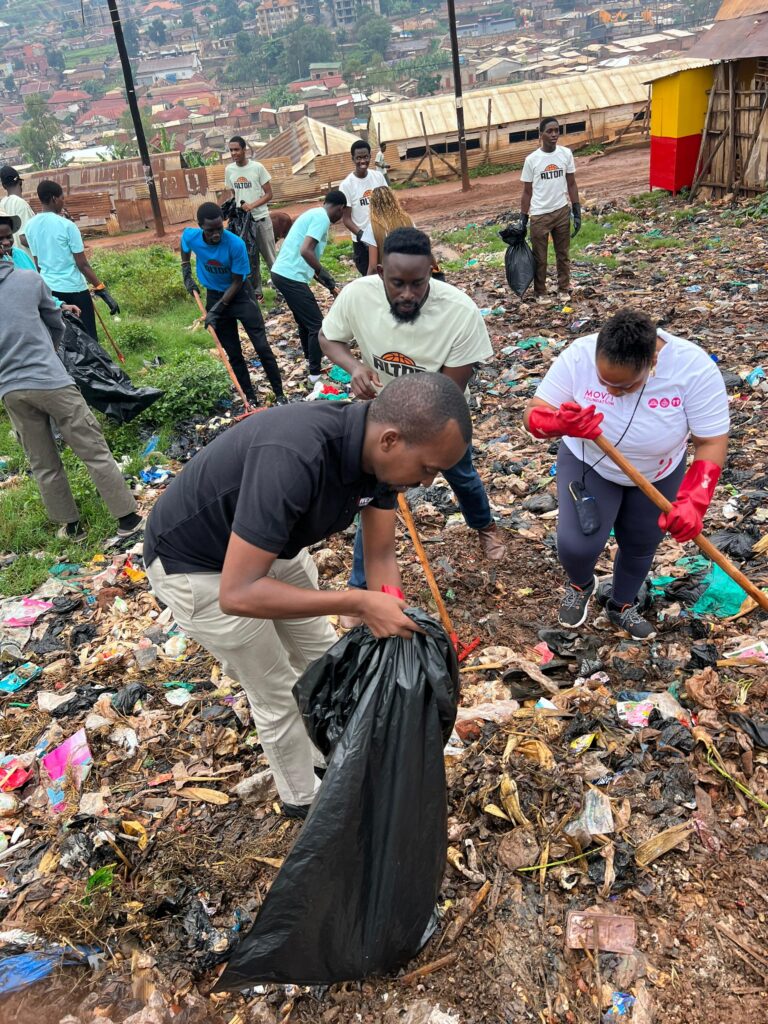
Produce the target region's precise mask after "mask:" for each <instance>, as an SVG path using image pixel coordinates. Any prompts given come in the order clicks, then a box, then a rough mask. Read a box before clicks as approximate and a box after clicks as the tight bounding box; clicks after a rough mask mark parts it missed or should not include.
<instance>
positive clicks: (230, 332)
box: [205, 281, 283, 402]
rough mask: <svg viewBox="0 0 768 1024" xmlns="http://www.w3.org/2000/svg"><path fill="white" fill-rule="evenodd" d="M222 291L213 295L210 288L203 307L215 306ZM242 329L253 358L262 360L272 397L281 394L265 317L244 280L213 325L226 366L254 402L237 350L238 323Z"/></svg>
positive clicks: (280, 379)
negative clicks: (223, 353) (254, 352)
mask: <svg viewBox="0 0 768 1024" xmlns="http://www.w3.org/2000/svg"><path fill="white" fill-rule="evenodd" d="M223 294H224V292H215V291H214V290H213V289H212V288H209V289H208V291H207V293H206V296H205V308H206V309H211V307H212V306H215V305H216V303H217V302H218V301H219V299H220V298H221V297H222V295H223ZM238 320H239V321H240V323H241V324H242V325H243V327H244V328H245V333H246V334H247V335H248V337H249V338H250V339H251V344H252V345H253V347H254V348H255V349H256V355H257V356H258V357H259V359H260V360H261V365H262V366H263V367H264V373H265V374H266V375H267V380H268V381H269V383H270V384H271V386H272V390H273V391H274V393H275V395H278V396H279V395H282V393H283V381H282V378H281V376H280V370H279V369H278V366H277V360H276V359H275V354H274V352H273V351H272V349H271V348H270V347H269V342H268V341H267V332H266V331H265V330H264V317H263V316H262V315H261V309H260V308H259V303H258V301H257V300H256V296H255V295H254V293H253V287H252V286H251V284H250V282H248V281H245V282H244V284H243V286H242V288H241V289H240V291H239V292H238V293H237V295H236V296H235V298H234V299H233V300H232V302H230V304H229V306H227V312H226V315H225V316H222V317H221V318H220V319H219V320H218V321H217V323H216V334H217V335H218V336H219V341H220V342H221V345H222V348H223V349H224V351H225V352H226V353H227V358H228V359H229V365H230V366H231V367H232V372H233V373H234V375H235V377H236V378H237V382H238V384H239V385H240V387H241V388H242V389H243V394H244V395H245V397H246V398H247V399H248V401H249V402H250V401H254V400H255V398H256V393H255V391H254V390H253V384H252V383H251V378H250V377H249V375H248V367H247V365H246V362H245V359H244V358H243V350H242V348H241V347H240V338H239V336H238V333H237V321H238Z"/></svg>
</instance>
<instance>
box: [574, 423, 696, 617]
mask: <svg viewBox="0 0 768 1024" xmlns="http://www.w3.org/2000/svg"><path fill="white" fill-rule="evenodd" d="M582 468H583V463H582V461H581V459H577V458H576V456H575V455H573V453H572V452H571V451H570V450H569V449H568V448H567V447H566V446H565V444H563V443H561V445H560V450H559V452H558V453H557V500H558V506H559V512H558V519H557V554H558V557H559V559H560V564H561V565H562V567H563V568H564V569H565V571H566V573H567V574H568V578H569V580H570V581H571V583H574V584H575V585H576V586H577V587H582V586H589V584H590V583H591V582H592V576H593V574H594V571H595V565H596V564H597V560H598V558H599V557H600V554H601V553H602V550H603V548H604V547H605V544H606V541H607V540H608V536H609V534H610V532H611V529H613V531H614V534H615V536H616V542H617V544H618V546H619V550H618V551H617V553H616V559H615V561H614V563H613V595H612V596H613V600H614V601H616V602H617V603H618V604H632V603H633V602H634V600H635V598H636V597H637V593H638V591H639V590H640V587H641V586H642V583H643V580H644V579H645V577H646V575H647V574H648V570H649V569H650V567H651V562H652V561H653V556H654V555H655V554H656V548H657V547H658V546H659V542H660V541H661V538H662V537H663V532H662V530H661V529H660V528H659V524H658V518H659V510H658V509H657V508H656V506H655V505H654V504H653V503H652V502H651V501H649V500H648V498H646V496H645V495H644V494H643V492H642V491H641V490H639V489H638V488H637V487H633V486H631V485H629V486H626V487H625V486H624V485H623V484H616V483H613V481H611V480H606V479H605V477H602V476H600V473H599V470H594V469H593V470H591V471H588V472H587V476H586V480H585V484H586V488H587V491H588V493H589V494H591V495H592V497H593V498H595V499H596V501H597V507H598V509H599V512H600V529H599V530H598V531H597V533H593V534H592V536H591V537H585V536H584V534H583V533H582V532H581V527H580V526H579V522H578V519H577V518H576V509H575V507H574V504H573V498H572V497H571V494H570V491H569V490H568V484H570V483H571V481H573V480H581V474H582ZM684 473H685V457H683V458H682V459H681V460H680V462H679V463H678V465H677V466H676V467H675V469H673V470H672V472H671V473H670V474H669V476H665V477H664V479H663V480H657V481H654V485H655V487H656V488H657V489H658V490H660V491H661V493H662V494H663V495H664V497H665V498H668V499H669V500H670V501H674V500H675V498H676V496H677V491H678V488H679V487H680V482H681V480H682V479H683V474H684Z"/></svg>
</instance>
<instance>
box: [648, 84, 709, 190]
mask: <svg viewBox="0 0 768 1024" xmlns="http://www.w3.org/2000/svg"><path fill="white" fill-rule="evenodd" d="M713 79H714V68H713V67H712V66H711V65H710V66H708V67H703V68H692V69H691V70H689V71H678V72H677V74H674V75H669V76H667V77H666V78H660V79H658V81H656V82H653V84H652V87H651V88H652V92H651V175H650V186H651V188H663V189H666V190H667V191H668V192H679V191H680V189H682V188H688V187H689V186H690V185H692V184H693V176H694V173H695V170H696V160H697V158H698V155H699V149H700V148H701V139H702V133H703V131H704V121H705V119H706V116H707V105H708V103H709V90H710V89H711V88H712V82H713Z"/></svg>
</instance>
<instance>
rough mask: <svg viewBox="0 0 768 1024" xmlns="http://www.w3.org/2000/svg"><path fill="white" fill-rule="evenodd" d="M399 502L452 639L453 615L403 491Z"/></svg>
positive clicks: (441, 616)
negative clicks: (441, 590)
mask: <svg viewBox="0 0 768 1024" xmlns="http://www.w3.org/2000/svg"><path fill="white" fill-rule="evenodd" d="M397 504H398V507H399V508H400V514H401V515H402V517H403V519H404V520H405V525H406V526H407V527H408V533H410V535H411V540H412V541H413V546H414V548H415V549H416V554H417V555H418V556H419V561H420V562H421V568H422V569H423V570H424V575H425V576H426V578H427V583H428V584H429V589H430V591H431V592H432V597H433V598H434V599H435V604H436V605H437V610H438V612H439V614H440V621H441V622H442V624H443V629H444V630H445V631H446V633H447V634H448V636H449V637H450V638H451V640H453V639H454V637H455V636H456V634H455V633H454V631H453V623H452V622H451V617H450V615H449V614H448V609H447V608H446V607H445V602H444V601H443V598H442V596H441V594H440V588H439V587H438V585H437V580H436V579H435V574H434V573H433V572H432V567H431V566H430V564H429V559H428V558H427V553H426V551H425V550H424V545H423V544H422V543H421V538H420V537H419V532H418V530H417V529H416V523H415V522H414V521H413V515H412V514H411V509H410V507H409V505H408V501H407V500H406V497H405V495H404V494H403V493H402V492H401V493H400V494H398V496H397Z"/></svg>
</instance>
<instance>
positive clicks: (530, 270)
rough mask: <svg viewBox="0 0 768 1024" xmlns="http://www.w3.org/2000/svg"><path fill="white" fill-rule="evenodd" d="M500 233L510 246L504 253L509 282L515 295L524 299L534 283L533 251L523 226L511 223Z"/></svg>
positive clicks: (534, 265) (534, 262) (505, 269)
mask: <svg viewBox="0 0 768 1024" xmlns="http://www.w3.org/2000/svg"><path fill="white" fill-rule="evenodd" d="M499 234H500V235H501V240H502V241H503V242H506V244H507V245H508V247H509V248H508V249H507V251H506V253H505V254H504V271H505V273H506V275H507V284H508V285H509V287H510V288H511V289H512V291H513V292H514V293H515V295H519V296H520V298H521V299H522V297H523V295H524V294H525V292H526V291H527V290H528V288H530V286H531V284H532V283H533V275H534V273H535V271H536V261H535V260H534V258H533V251H532V249H531V247H530V245H528V243H527V242H526V240H525V231H524V230H523V228H522V227H519V226H515V225H513V224H510V225H509V226H508V227H506V228H504V230H503V231H500V232H499Z"/></svg>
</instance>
